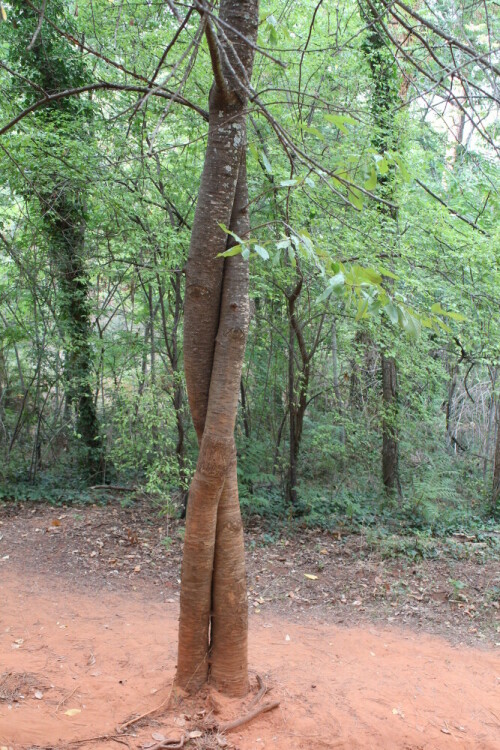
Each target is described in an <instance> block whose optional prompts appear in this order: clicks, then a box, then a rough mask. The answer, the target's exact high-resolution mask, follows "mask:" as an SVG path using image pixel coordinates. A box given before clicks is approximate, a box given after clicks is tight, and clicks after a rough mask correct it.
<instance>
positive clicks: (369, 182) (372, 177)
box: [363, 169, 377, 190]
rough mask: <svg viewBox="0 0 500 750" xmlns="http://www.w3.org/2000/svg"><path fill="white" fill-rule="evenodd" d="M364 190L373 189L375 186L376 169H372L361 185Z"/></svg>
mask: <svg viewBox="0 0 500 750" xmlns="http://www.w3.org/2000/svg"><path fill="white" fill-rule="evenodd" d="M363 187H364V188H365V190H375V188H376V187H377V170H376V169H372V171H371V172H370V176H369V178H368V179H367V180H366V182H365V184H364V185H363Z"/></svg>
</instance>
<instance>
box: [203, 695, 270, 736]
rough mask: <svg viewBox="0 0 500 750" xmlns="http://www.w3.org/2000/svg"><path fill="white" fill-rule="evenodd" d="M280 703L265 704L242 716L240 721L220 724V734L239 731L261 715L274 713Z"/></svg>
mask: <svg viewBox="0 0 500 750" xmlns="http://www.w3.org/2000/svg"><path fill="white" fill-rule="evenodd" d="M279 704H280V702H279V701H272V703H264V705H263V706H258V707H257V708H254V709H253V711H249V712H248V713H247V714H245V715H244V716H241V717H240V718H239V719H234V720H233V721H227V722H226V723H225V724H219V726H218V730H219V732H232V731H233V729H238V727H241V726H243V724H248V722H249V721H252V720H253V719H255V718H256V717H257V716H259V714H263V713H266V712H267V711H272V710H273V709H274V708H278V706H279Z"/></svg>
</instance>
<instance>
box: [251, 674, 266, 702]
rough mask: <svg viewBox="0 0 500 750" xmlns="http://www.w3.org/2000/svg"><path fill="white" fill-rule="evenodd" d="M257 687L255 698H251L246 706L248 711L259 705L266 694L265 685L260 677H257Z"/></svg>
mask: <svg viewBox="0 0 500 750" xmlns="http://www.w3.org/2000/svg"><path fill="white" fill-rule="evenodd" d="M257 685H258V686H259V692H258V693H257V695H256V696H254V698H252V700H251V701H250V703H249V704H248V708H249V709H250V708H252V707H253V706H256V705H257V703H260V701H261V700H262V698H263V697H264V696H265V694H266V692H267V685H265V684H264V682H263V681H262V677H261V676H260V675H257Z"/></svg>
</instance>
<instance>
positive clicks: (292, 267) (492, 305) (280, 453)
mask: <svg viewBox="0 0 500 750" xmlns="http://www.w3.org/2000/svg"><path fill="white" fill-rule="evenodd" d="M203 6H204V4H203V3H201V6H200V7H203ZM488 6H490V3H489V2H487V3H485V4H483V3H472V4H465V3H462V2H460V0H443V2H439V3H431V4H429V7H427V5H426V4H423V5H422V4H419V3H411V7H410V8H409V10H408V7H407V6H404V4H399V3H396V4H395V5H391V7H392V8H393V10H394V8H395V10H394V14H393V15H392V16H391V15H390V12H389V10H388V9H387V7H386V4H385V3H383V2H381V3H379V2H378V1H377V2H376V3H375V2H374V3H371V2H369V3H366V4H365V3H364V2H360V3H359V5H357V4H353V3H349V2H343V1H341V2H340V3H336V4H333V3H328V2H325V3H318V4H311V3H308V2H301V1H298V2H294V3H286V2H282V1H281V0H279V1H278V0H266V2H262V4H261V8H260V24H259V36H258V41H257V53H256V58H255V65H254V71H253V77H252V89H251V92H253V93H252V95H251V96H250V99H249V103H248V122H247V138H248V154H247V173H248V186H249V209H250V220H251V227H252V231H251V235H250V236H246V237H243V238H241V237H239V236H238V235H237V234H235V233H233V232H232V231H230V230H229V229H228V228H227V227H225V225H224V227H223V230H224V231H225V232H226V234H227V235H228V237H229V238H230V239H231V240H232V244H233V247H229V250H227V251H226V253H225V255H226V258H227V259H228V258H230V257H232V256H235V255H236V254H237V253H242V255H243V257H244V258H245V259H248V260H249V266H250V323H249V334H248V343H247V350H246V356H245V361H244V365H243V373H242V378H241V387H240V397H239V406H238V416H237V422H236V446H237V455H238V480H239V492H240V502H241V506H242V511H243V515H244V517H245V518H246V519H250V518H252V517H255V516H259V517H261V518H262V519H264V520H265V521H266V522H268V526H269V530H270V533H272V530H273V529H274V528H276V527H277V526H278V525H280V524H291V525H292V527H293V526H294V525H297V526H304V525H305V526H313V527H315V526H317V527H323V528H326V529H333V528H339V527H342V526H345V527H349V528H352V527H354V528H364V529H365V530H367V533H368V534H371V538H372V539H373V540H374V543H377V544H380V543H382V544H383V545H385V546H386V547H387V551H388V554H389V555H391V554H399V553H400V552H401V551H403V552H404V551H405V550H404V549H402V548H401V544H402V543H401V542H400V541H397V543H396V542H394V544H393V547H394V548H391V544H392V542H391V541H390V540H391V539H392V538H393V537H392V536H391V535H392V534H395V535H400V534H403V533H406V532H407V531H408V530H411V531H412V533H413V537H412V539H413V542H412V545H413V546H411V549H410V551H409V554H422V555H425V554H427V552H428V547H427V546H426V544H427V541H426V540H427V538H428V535H429V534H433V535H438V536H439V535H447V534H450V533H453V532H464V531H467V530H469V531H470V530H471V529H473V530H476V531H478V530H482V531H487V530H488V529H489V528H493V526H494V523H495V520H498V517H499V515H500V496H499V482H500V455H499V450H500V448H499V436H500V407H499V391H498V389H499V383H500V359H499V343H500V326H499V302H500V297H499V285H498V282H499V278H500V277H499V266H498V263H499V255H498V248H499V246H500V243H499V240H500V232H499V224H498V207H499V195H498V185H499V180H498V176H499V173H498V163H497V162H496V161H495V158H496V156H497V150H496V146H495V138H496V136H497V134H498V99H497V98H496V94H495V92H498V82H497V80H496V77H495V76H496V72H495V69H494V55H493V54H492V53H491V44H492V43H493V41H494V40H495V38H496V39H498V34H496V35H495V29H494V28H493V26H494V24H495V20H494V14H493V13H492V14H491V16H489V15H488V12H487V11H485V9H486V8H487V7H488ZM43 7H44V9H45V10H44V11H43V12H41V11H40V9H38V10H37V8H35V6H34V5H32V4H31V2H27V0H26V2H25V1H24V0H10V2H6V1H5V2H3V3H2V17H3V21H2V22H1V24H0V59H1V60H2V62H1V63H0V83H1V87H0V91H1V94H0V133H2V135H1V136H0V149H1V150H0V263H1V266H0V501H5V502H8V501H11V500H16V501H24V500H32V501H44V502H49V503H54V504H56V505H61V504H68V503H77V502H86V503H101V502H106V500H107V499H108V498H109V497H110V496H111V495H113V496H117V497H119V498H120V499H121V501H122V502H123V503H124V504H127V503H132V502H134V501H136V500H137V499H140V498H141V497H143V496H144V495H147V496H149V497H151V498H153V499H154V500H155V501H156V502H157V503H158V507H159V508H160V509H162V510H163V512H167V513H170V514H179V513H181V512H182V510H183V507H184V504H185V497H186V494H187V489H188V487H189V483H190V480H191V477H192V474H193V471H194V468H195V466H196V459H197V454H198V442H197V437H196V433H195V431H194V428H193V426H192V422H191V417H190V414H189V407H188V401H187V395H186V386H185V380H184V372H183V343H182V339H183V326H184V318H183V305H184V293H185V264H186V259H187V255H188V247H189V239H190V233H191V227H192V225H193V215H194V209H195V203H196V195H197V190H198V185H199V182H200V174H201V170H202V167H203V159H204V154H205V141H206V133H207V128H208V126H207V122H206V117H207V115H206V111H205V110H206V108H207V101H208V96H209V91H210V87H211V85H212V77H213V75H212V69H211V67H210V65H209V63H208V62H207V61H208V60H209V59H210V53H211V50H210V49H209V43H208V42H207V36H203V26H202V25H200V24H202V22H201V20H200V17H201V18H203V14H201V16H200V13H199V12H198V11H199V9H198V11H197V10H193V8H190V9H188V6H185V5H181V4H177V3H154V2H144V3H142V2H141V3H137V2H134V3H130V2H127V0H125V1H124V2H120V3H119V2H104V1H103V2H97V3H87V2H83V3H79V4H77V3H74V2H72V1H70V2H62V0H50V2H48V3H47V7H46V8H45V3H44V6H43ZM193 7H194V6H193ZM210 7H211V6H210ZM377 8H378V9H379V11H380V14H381V16H379V17H377V16H373V12H374V9H375V10H376V9H377ZM405 8H406V10H405ZM418 8H421V10H418ZM429 8H430V10H429ZM412 9H414V12H415V13H417V16H419V17H420V16H421V15H422V16H425V18H424V19H423V20H422V19H421V18H420V20H419V18H417V17H415V16H412V15H411V12H413V10H412ZM417 11H418V12H417ZM43 13H45V16H43ZM186 14H187V16H186ZM377 18H378V20H377ZM380 18H382V21H380ZM398 18H399V21H398ZM40 19H41V28H40V29H39V31H38V33H37V32H36V29H37V25H38V21H39V20H40ZM401 19H402V20H401ZM425 19H427V20H428V21H429V23H432V24H435V25H437V26H438V27H439V29H441V30H442V31H443V34H444V35H445V37H444V39H443V38H440V37H438V36H437V35H436V34H435V32H434V31H433V30H432V28H431V27H429V26H426V25H425V23H424V21H425ZM404 22H406V25H405V23H404ZM497 22H498V18H497ZM214 23H215V21H214ZM398 24H399V25H398ZM178 29H180V31H179V32H178V39H177V40H176V43H175V45H174V46H173V48H172V50H171V51H170V52H169V53H168V55H167V56H166V57H162V55H163V52H164V48H165V46H166V45H167V44H168V43H169V40H171V39H172V37H173V35H174V34H175V33H177V30H178ZM497 30H498V29H497ZM218 33H219V36H220V37H221V38H223V33H224V28H223V27H222V26H219V27H218ZM447 37H449V38H451V39H455V40H456V39H458V40H460V44H461V45H462V46H460V44H458V45H454V44H453V43H449V42H446V41H445V40H446V38H447ZM436 40H438V41H436ZM438 42H439V44H438ZM428 46H430V47H431V49H432V50H434V51H435V55H434V58H433V57H432V56H431V55H429V54H428V53H427V51H426V50H427V48H428ZM259 50H260V53H259ZM470 50H473V51H474V53H475V54H476V57H475V58H474V55H473V54H472V53H471V52H470ZM481 55H482V57H481ZM485 61H488V63H489V65H486V64H483V63H484V62H485ZM155 71H156V72H155ZM78 87H88V89H89V90H86V91H82V92H80V93H79V94H78V95H74V96H67V97H65V98H63V97H61V98H60V99H55V100H54V101H53V102H52V101H50V102H49V103H47V102H45V103H44V104H43V105H42V106H38V105H37V102H39V101H40V100H43V99H44V97H47V96H48V95H49V96H50V95H51V94H55V93H56V92H60V91H64V90H71V89H78ZM92 87H93V88H92ZM155 87H156V88H155ZM172 92H174V93H172ZM33 105H35V106H34V107H33V111H32V112H31V113H30V114H27V115H26V116H24V117H22V119H19V121H18V122H14V120H15V118H16V117H17V116H18V114H19V113H20V112H22V111H25V110H27V109H28V108H30V107H32V106H33ZM7 126H8V127H7ZM4 131H5V132H4ZM221 223H223V222H222V219H221ZM226 262H227V260H226ZM388 363H389V365H390V366H391V367H392V375H390V378H392V379H391V380H390V382H389V381H387V382H386V380H384V378H385V377H386V376H385V375H384V373H387V372H388V370H387V369H386V368H387V365H388ZM389 374H390V373H389ZM387 383H388V385H387ZM386 386H387V387H388V388H389V391H387V388H386ZM391 389H392V390H391ZM388 393H389V396H388ZM391 446H392V447H391ZM384 451H392V453H390V454H387V455H385V457H384ZM495 457H496V458H495ZM387 467H389V468H387ZM388 472H389V473H388ZM419 534H420V535H421V536H420V537H419V536H418V535H419ZM380 535H382V537H383V538H382V542H380ZM396 538H397V539H399V537H394V539H396ZM419 540H420V541H419ZM398 545H399V546H398ZM419 545H420V546H419ZM415 549H417V552H411V550H415ZM407 551H408V550H407Z"/></svg>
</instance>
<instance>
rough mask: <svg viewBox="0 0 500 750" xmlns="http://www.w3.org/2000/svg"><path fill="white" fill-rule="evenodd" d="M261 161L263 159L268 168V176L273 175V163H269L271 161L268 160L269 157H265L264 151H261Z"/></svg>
mask: <svg viewBox="0 0 500 750" xmlns="http://www.w3.org/2000/svg"><path fill="white" fill-rule="evenodd" d="M261 159H262V163H263V165H264V166H265V168H266V172H268V174H272V173H273V168H272V166H271V162H270V161H269V159H268V158H267V156H266V155H265V153H264V152H263V151H261Z"/></svg>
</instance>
